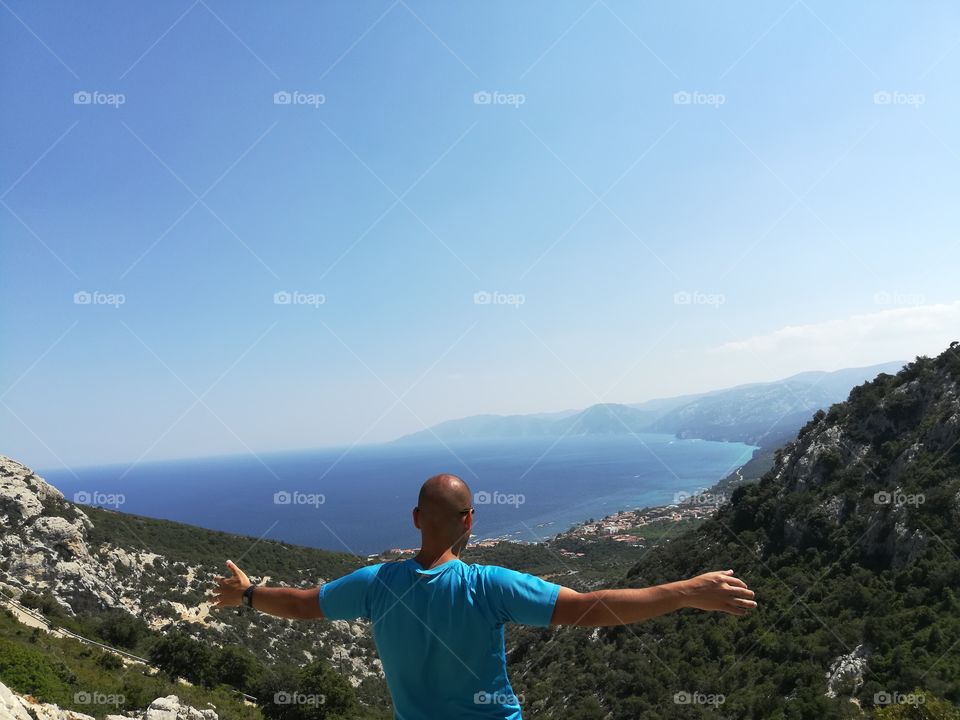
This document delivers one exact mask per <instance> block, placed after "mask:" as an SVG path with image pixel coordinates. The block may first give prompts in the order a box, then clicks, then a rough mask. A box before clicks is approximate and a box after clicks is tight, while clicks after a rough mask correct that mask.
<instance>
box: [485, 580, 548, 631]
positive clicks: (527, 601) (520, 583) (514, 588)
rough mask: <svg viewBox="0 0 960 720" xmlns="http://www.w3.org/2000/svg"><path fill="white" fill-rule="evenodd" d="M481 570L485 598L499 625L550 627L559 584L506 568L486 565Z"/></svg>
mask: <svg viewBox="0 0 960 720" xmlns="http://www.w3.org/2000/svg"><path fill="white" fill-rule="evenodd" d="M484 570H485V572H484V580H485V581H484V587H485V590H486V595H487V599H488V601H489V603H490V606H491V608H492V609H493V612H494V615H495V616H496V617H497V619H498V620H499V621H500V622H512V623H518V624H521V625H536V626H539V627H547V626H548V625H550V618H551V617H553V608H554V605H556V603H557V595H558V594H559V592H560V586H559V585H557V584H556V583H552V582H547V581H546V580H542V579H541V578H538V577H536V576H535V575H529V574H527V573H522V572H517V571H516V570H510V569H509V568H502V567H496V566H493V565H488V566H486V567H485V569H484Z"/></svg>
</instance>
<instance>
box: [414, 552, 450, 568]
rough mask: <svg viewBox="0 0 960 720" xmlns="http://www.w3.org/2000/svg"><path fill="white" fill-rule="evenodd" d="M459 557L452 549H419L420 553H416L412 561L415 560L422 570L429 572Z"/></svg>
mask: <svg viewBox="0 0 960 720" xmlns="http://www.w3.org/2000/svg"><path fill="white" fill-rule="evenodd" d="M459 557H460V554H459V553H455V552H454V551H453V549H452V548H442V549H430V548H420V552H418V553H417V555H416V557H414V558H413V559H414V560H416V561H417V562H418V563H419V564H420V566H421V567H422V568H423V569H424V570H430V569H432V568H435V567H437V566H438V565H443V564H444V563H445V562H450V561H451V560H456V559H459Z"/></svg>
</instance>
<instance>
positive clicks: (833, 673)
mask: <svg viewBox="0 0 960 720" xmlns="http://www.w3.org/2000/svg"><path fill="white" fill-rule="evenodd" d="M869 657H870V651H869V650H867V648H866V647H865V646H864V645H862V644H861V645H857V646H856V647H855V648H854V649H853V650H851V651H850V652H849V653H847V654H846V655H841V656H840V657H838V658H837V659H836V660H834V661H833V662H832V663H831V664H830V670H829V671H828V672H827V692H826V696H827V697H831V698H834V697H838V696H841V695H846V696H851V697H852V696H853V695H855V694H856V692H857V690H859V689H860V687H861V686H862V685H863V674H864V672H866V670H867V660H868V659H869Z"/></svg>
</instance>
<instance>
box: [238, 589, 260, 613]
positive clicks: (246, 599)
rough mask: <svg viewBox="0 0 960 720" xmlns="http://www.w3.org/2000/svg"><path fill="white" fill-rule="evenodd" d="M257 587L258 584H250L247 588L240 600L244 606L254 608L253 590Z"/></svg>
mask: <svg viewBox="0 0 960 720" xmlns="http://www.w3.org/2000/svg"><path fill="white" fill-rule="evenodd" d="M256 589H257V586H256V585H248V586H247V589H246V590H244V591H243V597H242V598H241V600H240V604H241V605H243V607H246V608H250V609H251V610H253V591H254V590H256Z"/></svg>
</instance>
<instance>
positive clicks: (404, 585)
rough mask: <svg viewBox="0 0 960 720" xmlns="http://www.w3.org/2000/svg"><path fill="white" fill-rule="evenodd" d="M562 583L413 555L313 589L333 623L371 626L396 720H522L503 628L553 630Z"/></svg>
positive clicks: (508, 571) (360, 571)
mask: <svg viewBox="0 0 960 720" xmlns="http://www.w3.org/2000/svg"><path fill="white" fill-rule="evenodd" d="M559 592H560V586H559V585H557V584H555V583H551V582H547V581H546V580H541V579H540V578H538V577H535V576H533V575H528V574H526V573H521V572H517V571H515V570H508V569H507V568H502V567H497V566H494V565H467V564H466V563H464V562H462V561H461V560H459V559H454V560H450V561H448V562H445V563H443V564H442V565H438V566H437V567H435V568H432V569H430V570H424V569H423V567H422V566H421V565H420V564H419V563H418V562H417V561H416V560H413V559H410V560H402V561H396V562H387V563H379V564H377V565H369V566H367V567H364V568H360V569H359V570H356V571H354V572H352V573H350V574H349V575H345V576H344V577H342V578H339V579H337V580H334V581H333V582H329V583H327V584H325V585H323V586H321V588H320V607H321V609H322V610H323V614H324V616H325V617H326V618H328V619H330V620H354V619H356V618H361V617H362V618H367V619H369V620H372V621H373V638H374V640H375V641H376V643H377V650H378V651H379V653H380V660H381V661H382V662H383V672H384V675H386V678H387V685H388V686H389V688H390V695H391V696H392V698H393V705H394V708H395V711H396V718H397V720H447V719H449V720H464V719H467V718H499V719H500V720H520V718H521V714H520V702H519V701H520V700H521V698H518V697H517V696H516V695H514V692H513V688H512V687H511V686H510V681H509V680H508V679H507V659H506V656H505V654H504V647H503V625H504V623H508V622H513V623H521V624H523V625H538V626H541V627H546V626H548V625H550V618H551V617H552V615H553V607H554V605H555V603H556V601H557V593H559Z"/></svg>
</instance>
